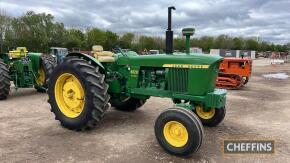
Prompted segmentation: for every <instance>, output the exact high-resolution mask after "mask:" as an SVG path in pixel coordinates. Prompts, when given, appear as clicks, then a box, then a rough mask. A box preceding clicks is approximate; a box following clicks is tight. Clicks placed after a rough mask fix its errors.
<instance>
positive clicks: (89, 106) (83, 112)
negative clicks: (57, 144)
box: [48, 57, 110, 130]
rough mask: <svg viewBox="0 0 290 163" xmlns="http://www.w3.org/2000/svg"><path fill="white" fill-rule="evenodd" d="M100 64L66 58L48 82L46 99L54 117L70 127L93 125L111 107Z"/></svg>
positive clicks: (76, 128)
mask: <svg viewBox="0 0 290 163" xmlns="http://www.w3.org/2000/svg"><path fill="white" fill-rule="evenodd" d="M104 79H105V75H104V74H102V73H100V72H99V67H96V66H93V65H91V64H90V63H89V62H88V61H86V60H84V59H80V58H76V57H68V58H65V59H64V61H63V62H62V63H61V64H60V65H58V66H57V67H56V68H55V70H54V72H53V75H52V76H51V77H50V78H49V83H48V96H49V100H48V102H49V103H50V105H51V111H52V112H53V113H54V114H55V119H56V120H59V121H60V123H61V125H62V126H64V127H65V128H68V129H71V130H85V129H91V128H93V127H94V126H95V125H96V123H97V122H99V121H100V120H101V119H102V118H103V116H104V113H105V111H106V110H107V109H108V108H109V107H110V104H109V103H108V101H109V99H110V96H109V94H108V92H107V90H108V85H107V84H106V83H105V81H104Z"/></svg>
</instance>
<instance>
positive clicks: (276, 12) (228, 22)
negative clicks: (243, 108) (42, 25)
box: [0, 0, 290, 43]
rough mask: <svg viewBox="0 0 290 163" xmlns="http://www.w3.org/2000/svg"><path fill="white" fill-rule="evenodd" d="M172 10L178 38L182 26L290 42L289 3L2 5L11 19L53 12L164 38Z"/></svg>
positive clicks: (29, 0)
mask: <svg viewBox="0 0 290 163" xmlns="http://www.w3.org/2000/svg"><path fill="white" fill-rule="evenodd" d="M172 5H174V6H175V7H176V8H177V10H176V11H175V12H174V16H173V23H174V24H173V27H174V29H175V30H176V31H175V32H176V34H177V35H178V34H180V32H181V31H180V29H181V28H182V27H189V26H194V27H195V28H196V37H200V36H203V35H209V36H217V35H220V34H227V35H231V36H244V37H257V36H259V37H260V38H261V39H263V40H266V41H271V42H275V43H287V42H290V35H289V33H290V28H289V27H290V13H289V12H288V10H289V8H290V1H289V0H275V1H271V0H240V1H233V0H207V1H204V0H146V1H138V0H86V1H84V0H46V1H39V0H21V1H19V0H0V8H1V9H5V11H6V12H7V13H8V14H10V15H12V16H19V15H22V14H23V13H25V12H26V11H28V10H33V11H36V12H47V13H51V14H53V15H54V16H55V19H56V20H57V21H61V22H64V24H65V25H66V26H67V27H82V28H85V27H92V26H97V27H99V28H102V29H109V30H112V31H114V32H118V33H124V32H135V33H137V34H146V35H158V36H163V35H164V30H165V29H166V26H167V7H168V6H172ZM177 29H178V31H177Z"/></svg>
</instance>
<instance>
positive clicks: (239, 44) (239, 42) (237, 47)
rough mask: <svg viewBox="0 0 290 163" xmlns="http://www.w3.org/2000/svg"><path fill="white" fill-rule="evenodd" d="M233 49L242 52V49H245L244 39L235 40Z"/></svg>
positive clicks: (236, 38)
mask: <svg viewBox="0 0 290 163" xmlns="http://www.w3.org/2000/svg"><path fill="white" fill-rule="evenodd" d="M231 49H232V50H242V49H244V42H243V39H242V38H238V37H235V38H234V39H233V46H232V48H231Z"/></svg>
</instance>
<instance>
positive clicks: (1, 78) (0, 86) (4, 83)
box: [0, 60, 10, 100]
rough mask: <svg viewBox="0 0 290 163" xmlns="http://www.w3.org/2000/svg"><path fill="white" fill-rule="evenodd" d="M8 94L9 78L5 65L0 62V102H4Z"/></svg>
mask: <svg viewBox="0 0 290 163" xmlns="http://www.w3.org/2000/svg"><path fill="white" fill-rule="evenodd" d="M9 92H10V77H9V70H8V68H7V65H6V64H5V63H4V62H2V61H1V60H0V100H5V99H6V98H7V97H8V95H9Z"/></svg>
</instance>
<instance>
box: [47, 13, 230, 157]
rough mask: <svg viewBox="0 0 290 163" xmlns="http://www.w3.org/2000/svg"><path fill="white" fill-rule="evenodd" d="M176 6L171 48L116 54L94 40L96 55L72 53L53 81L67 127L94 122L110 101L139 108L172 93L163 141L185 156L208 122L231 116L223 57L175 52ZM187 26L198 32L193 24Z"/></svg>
mask: <svg viewBox="0 0 290 163" xmlns="http://www.w3.org/2000/svg"><path fill="white" fill-rule="evenodd" d="M172 9H175V8H174V7H169V8H168V15H169V17H168V20H169V22H168V30H167V32H166V54H159V55H148V56H138V55H136V54H133V53H132V52H128V53H124V52H122V51H121V52H120V53H117V54H114V53H112V52H108V51H103V48H102V47H101V46H93V52H92V53H93V54H94V57H92V56H89V55H86V54H81V53H70V54H68V55H67V56H66V58H65V59H64V61H63V62H62V63H61V64H59V65H58V66H57V67H56V68H55V69H54V72H53V74H52V75H51V77H50V78H49V85H48V95H49V100H48V102H49V103H50V105H51V111H52V112H53V113H54V115H55V119H56V120H59V121H60V123H61V125H62V126H63V127H65V128H68V129H70V130H77V131H79V130H85V129H90V128H93V127H94V126H95V125H96V124H97V123H98V122H99V121H100V120H101V119H102V118H103V116H104V114H105V111H106V110H107V109H108V108H109V107H110V104H111V106H112V107H114V108H115V109H117V110H121V111H134V110H136V109H138V108H140V107H141V106H142V105H144V103H145V102H146V100H147V99H149V98H150V96H156V97H163V98H171V99H172V100H173V101H174V102H175V105H174V106H172V107H171V108H169V109H166V110H165V111H163V112H162V113H161V114H160V115H159V116H158V118H157V119H156V122H155V135H156V138H157V141H158V142H159V143H160V145H161V146H162V147H163V148H164V149H165V150H166V151H167V152H169V153H171V154H175V155H179V156H184V155H189V154H191V153H193V152H196V151H197V150H198V149H199V148H200V146H201V144H202V140H203V136H204V131H203V126H202V124H203V125H206V126H216V125H218V124H219V123H220V122H221V121H222V120H223V119H224V116H225V103H226V90H223V89H216V88H215V82H216V77H217V74H218V71H219V64H220V62H221V60H222V58H221V57H218V56H206V55H194V54H189V53H184V54H183V55H181V54H179V55H175V54H174V53H173V48H172V47H173V46H172V45H173V31H171V12H172ZM183 32H184V34H185V35H186V36H190V35H192V34H193V30H192V29H189V28H188V29H185V30H184V31H183Z"/></svg>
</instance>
